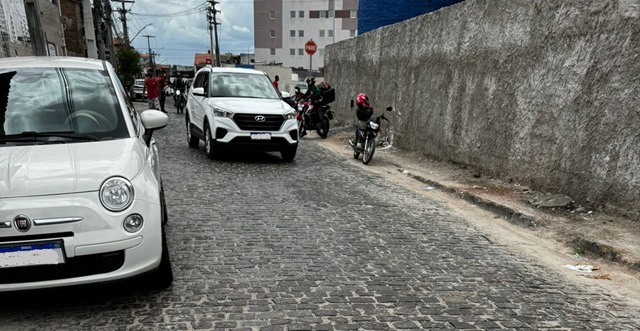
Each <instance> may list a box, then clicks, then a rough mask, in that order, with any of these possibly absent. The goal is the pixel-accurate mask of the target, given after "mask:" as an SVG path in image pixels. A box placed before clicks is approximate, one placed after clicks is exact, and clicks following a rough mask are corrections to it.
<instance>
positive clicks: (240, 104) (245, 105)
mask: <svg viewBox="0 0 640 331" xmlns="http://www.w3.org/2000/svg"><path fill="white" fill-rule="evenodd" d="M209 105H210V106H212V107H218V108H222V109H223V110H228V111H231V112H234V113H240V114H284V113H286V112H288V111H291V110H292V108H291V106H289V104H287V103H286V102H284V101H282V100H280V99H254V98H212V99H209Z"/></svg>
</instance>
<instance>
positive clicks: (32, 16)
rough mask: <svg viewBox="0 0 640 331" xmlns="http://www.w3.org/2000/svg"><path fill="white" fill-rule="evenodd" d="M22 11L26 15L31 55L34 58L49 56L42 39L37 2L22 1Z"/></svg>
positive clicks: (33, 0) (32, 0)
mask: <svg viewBox="0 0 640 331" xmlns="http://www.w3.org/2000/svg"><path fill="white" fill-rule="evenodd" d="M24 10H25V13H26V15H27V24H28V25H29V35H30V36H31V46H32V47H33V54H34V55H36V56H47V55H49V53H48V52H47V47H46V45H45V44H46V43H47V40H46V38H45V37H44V29H43V28H42V21H41V20H40V5H39V4H38V0H24Z"/></svg>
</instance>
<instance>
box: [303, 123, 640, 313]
mask: <svg viewBox="0 0 640 331" xmlns="http://www.w3.org/2000/svg"><path fill="white" fill-rule="evenodd" d="M352 138H353V131H352V130H351V129H338V130H334V131H333V132H332V133H331V134H330V135H329V137H328V138H327V139H325V140H322V139H319V138H318V137H317V136H316V135H315V134H310V136H309V137H308V138H306V137H305V138H303V139H309V140H313V141H314V142H317V143H318V144H319V145H320V146H322V147H324V148H326V149H328V150H329V151H331V152H333V153H335V154H338V155H340V156H342V157H344V158H346V159H349V160H350V161H352V162H353V164H354V165H356V166H359V167H361V168H362V169H365V170H367V171H371V172H374V173H377V174H379V175H381V176H384V177H386V178H388V179H389V180H392V181H393V182H395V183H398V184H400V185H403V186H405V187H407V188H409V189H411V190H414V191H416V192H419V193H420V194H423V195H425V196H426V197H429V198H431V199H437V200H439V201H441V202H444V203H447V204H449V205H450V206H451V207H452V210H455V211H456V212H457V213H459V215H460V216H461V217H462V218H464V219H466V220H467V221H468V222H469V223H470V224H471V225H472V226H474V227H475V228H477V229H478V230H480V231H482V232H483V233H485V234H486V235H487V238H488V239H489V240H491V241H492V242H494V243H496V244H500V245H505V246H507V247H509V249H512V250H513V251H516V252H519V253H521V254H523V255H524V256H527V257H528V258H531V259H534V260H536V262H538V263H539V264H541V265H547V266H549V269H552V270H555V271H557V272H558V273H561V274H563V275H565V276H566V278H567V279H568V280H569V281H571V282H573V283H576V284H578V285H579V286H585V287H590V288H592V289H596V290H599V291H601V292H604V293H608V294H612V295H616V296H618V297H619V298H620V299H622V300H627V301H628V302H629V303H630V304H632V305H634V306H638V307H640V291H638V290H637V289H638V288H640V272H639V271H640V248H639V245H638V243H640V229H639V228H640V226H639V223H638V222H637V221H632V220H629V219H625V218H622V217H617V216H613V215H606V214H604V213H601V212H598V211H593V210H590V209H587V208H580V209H576V208H573V209H565V208H548V209H547V208H545V209H540V208H536V207H535V206H533V205H532V204H531V203H530V202H529V201H531V199H532V197H534V196H536V195H539V194H541V193H542V192H534V191H532V190H531V189H529V188H528V187H526V186H523V185H520V184H518V183H513V182H504V181H501V180H498V179H496V178H491V177H484V176H483V175H482V174H480V173H478V172H476V171H474V170H473V169H468V168H467V167H465V166H463V165H459V164H453V163H447V162H439V161H436V160H432V159H429V158H426V157H425V156H423V155H419V154H415V153H406V152H402V151H400V150H397V149H395V148H393V147H390V146H389V147H382V148H378V149H376V152H375V155H374V157H373V160H372V161H371V163H370V164H369V165H363V164H362V162H361V161H360V160H355V159H354V158H353V152H352V149H351V147H349V145H348V140H349V139H352ZM576 264H581V265H594V266H598V267H599V268H600V269H599V270H598V271H596V272H594V273H593V275H600V276H603V275H607V276H608V278H610V279H592V278H587V277H582V276H584V274H580V273H576V272H575V271H572V270H570V269H568V268H566V267H565V265H576Z"/></svg>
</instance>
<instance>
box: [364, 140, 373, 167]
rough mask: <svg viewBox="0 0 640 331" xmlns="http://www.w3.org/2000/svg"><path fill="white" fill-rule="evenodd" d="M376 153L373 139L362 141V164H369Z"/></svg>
mask: <svg viewBox="0 0 640 331" xmlns="http://www.w3.org/2000/svg"><path fill="white" fill-rule="evenodd" d="M375 151H376V143H375V138H372V137H367V139H366V140H365V141H364V151H363V152H362V163H363V164H369V162H371V159H373V153H375Z"/></svg>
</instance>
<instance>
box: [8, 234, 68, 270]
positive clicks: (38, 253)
mask: <svg viewBox="0 0 640 331" xmlns="http://www.w3.org/2000/svg"><path fill="white" fill-rule="evenodd" d="M63 263H65V254H64V245H63V244H62V241H60V240H57V241H47V242H38V243H21V244H9V245H1V246H0V269H1V268H12V267H26V266H32V265H47V264H63Z"/></svg>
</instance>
